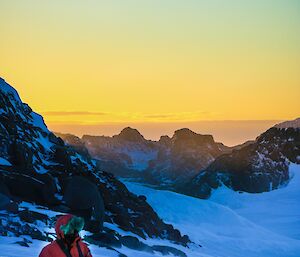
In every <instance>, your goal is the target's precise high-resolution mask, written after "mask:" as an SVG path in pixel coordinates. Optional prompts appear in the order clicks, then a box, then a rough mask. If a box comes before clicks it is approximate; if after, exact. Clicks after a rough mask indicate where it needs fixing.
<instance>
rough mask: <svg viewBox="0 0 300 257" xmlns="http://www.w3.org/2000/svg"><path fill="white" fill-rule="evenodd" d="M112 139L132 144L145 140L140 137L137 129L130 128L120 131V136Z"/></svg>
mask: <svg viewBox="0 0 300 257" xmlns="http://www.w3.org/2000/svg"><path fill="white" fill-rule="evenodd" d="M114 137H118V138H120V139H123V140H127V141H133V142H136V141H142V140H145V138H144V137H143V136H142V135H141V133H140V132H139V131H138V130H137V129H134V128H131V127H126V128H124V129H122V131H121V132H120V134H119V135H116V136H114Z"/></svg>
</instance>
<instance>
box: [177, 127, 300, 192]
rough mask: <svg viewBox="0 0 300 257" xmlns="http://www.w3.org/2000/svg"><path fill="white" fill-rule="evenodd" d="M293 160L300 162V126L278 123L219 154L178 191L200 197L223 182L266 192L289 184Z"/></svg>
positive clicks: (238, 188) (245, 189) (248, 190)
mask: <svg viewBox="0 0 300 257" xmlns="http://www.w3.org/2000/svg"><path fill="white" fill-rule="evenodd" d="M291 162H292V163H298V164H299V163H300V128H298V127H283V128H282V127H281V126H276V127H273V128H270V129H269V130H267V131H266V132H264V133H263V134H261V135H260V136H259V137H258V138H257V139H256V140H255V142H254V143H251V144H249V145H246V146H244V147H242V148H240V149H238V150H234V151H233V152H232V153H229V154H224V155H222V156H220V157H218V158H217V159H216V160H215V161H214V162H212V163H211V164H210V165H209V166H208V167H207V168H205V169H203V170H202V171H201V172H200V173H199V174H198V175H197V176H195V177H194V178H193V179H192V180H191V181H189V182H188V183H185V184H182V185H180V186H178V188H177V190H178V191H179V192H183V193H185V194H188V195H192V196H196V197H200V198H208V197H209V196H210V194H211V191H212V190H213V189H215V188H218V187H219V186H221V185H223V184H224V185H226V186H227V187H229V188H232V189H233V190H236V191H244V192H250V193H261V192H266V191H270V190H274V189H277V188H279V187H280V186H284V185H285V184H286V183H288V181H289V179H290V177H289V164H290V163H291Z"/></svg>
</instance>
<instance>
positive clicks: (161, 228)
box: [0, 79, 189, 245]
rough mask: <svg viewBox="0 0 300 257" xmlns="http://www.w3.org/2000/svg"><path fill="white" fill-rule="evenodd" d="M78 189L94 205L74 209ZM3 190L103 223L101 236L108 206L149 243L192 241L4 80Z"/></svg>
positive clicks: (0, 95)
mask: <svg viewBox="0 0 300 257" xmlns="http://www.w3.org/2000/svg"><path fill="white" fill-rule="evenodd" d="M124 137H125V138H127V137H129V139H130V140H137V139H138V138H140V139H141V137H140V136H138V135H137V133H136V132H134V133H132V131H129V130H128V129H127V130H126V131H125V132H123V133H122V135H121V138H122V140H123V138H124ZM72 139H74V138H72ZM73 142H74V141H73ZM75 142H76V140H75ZM72 180H73V182H70V181H72ZM74 180H75V182H74ZM70 183H71V184H70ZM72 183H73V184H72ZM78 184H82V190H84V191H86V194H87V195H89V196H90V194H93V193H94V194H95V199H94V202H92V203H91V202H86V205H85V206H84V205H83V202H84V201H86V200H87V198H84V197H83V198H80V197H79V195H77V198H78V201H79V202H80V203H81V204H80V206H78V205H74V202H72V201H73V200H74V199H72V198H71V197H70V192H71V193H73V194H74V196H76V194H75V193H74V188H76V187H77V186H78ZM0 185H2V186H1V188H4V187H5V188H6V189H7V190H6V191H7V192H6V193H5V194H6V195H9V197H10V198H12V199H13V200H17V201H18V200H25V201H30V202H34V203H38V204H40V205H43V206H47V207H48V208H50V209H56V210H60V211H64V212H71V213H75V214H77V213H78V212H81V213H82V215H83V216H84V217H85V218H86V219H87V220H90V221H95V220H96V221H97V222H98V224H94V225H93V226H92V227H95V225H98V228H99V231H100V229H101V225H102V224H101V223H102V222H103V218H102V217H101V211H103V204H104V208H105V218H104V219H105V220H106V221H108V222H112V223H117V224H118V225H119V226H120V227H121V228H122V229H124V230H127V231H132V232H133V233H135V234H138V235H140V236H142V237H144V238H145V237H160V238H166V239H169V240H171V241H175V242H178V243H180V244H183V245H186V244H187V243H188V242H189V239H188V237H187V236H181V234H180V232H179V231H178V230H176V229H174V228H173V227H172V226H171V225H168V224H165V223H164V222H163V221H162V220H161V219H160V218H159V217H158V215H157V214H156V213H155V212H154V210H153V209H152V208H151V206H150V205H149V204H148V203H147V202H146V201H145V200H144V199H143V198H139V197H138V196H136V195H134V194H132V193H130V192H129V191H128V190H127V188H126V187H125V186H124V184H122V183H121V182H120V181H119V180H117V179H116V178H115V177H114V175H112V174H110V173H107V172H104V171H102V170H100V169H99V168H98V167H97V166H96V165H95V161H94V160H92V159H91V157H90V155H89V153H88V152H87V150H86V149H85V148H84V147H83V145H82V144H81V141H80V140H77V142H76V147H72V146H70V145H66V144H65V143H64V141H63V140H62V139H61V138H59V137H56V136H55V135H54V134H53V133H52V132H50V131H49V130H48V128H47V127H46V125H45V123H44V121H43V118H42V116H40V115H38V114H37V113H35V112H33V111H32V110H31V108H30V107H29V106H28V105H27V104H24V103H23V102H22V101H21V99H20V97H19V95H18V93H17V92H16V90H15V89H14V88H12V87H11V86H10V85H8V84H7V83H6V82H5V81H4V80H3V79H0ZM68 185H69V187H68ZM88 185H92V186H88ZM88 187H89V189H90V190H88V189H87V188H88ZM1 192H2V191H1ZM64 198H65V200H67V201H66V202H67V203H66V202H65V201H63V199H64ZM102 200H103V202H102ZM89 204H90V205H89ZM83 206H84V207H83ZM91 207H92V209H93V211H94V213H93V211H92V212H91ZM89 212H91V213H89ZM89 218H90V219H89ZM95 218H96V219H95ZM93 232H94V231H93Z"/></svg>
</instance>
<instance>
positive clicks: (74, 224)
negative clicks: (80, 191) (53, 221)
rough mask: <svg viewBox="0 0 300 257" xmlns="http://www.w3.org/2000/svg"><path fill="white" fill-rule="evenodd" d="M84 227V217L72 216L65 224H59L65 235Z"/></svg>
mask: <svg viewBox="0 0 300 257" xmlns="http://www.w3.org/2000/svg"><path fill="white" fill-rule="evenodd" d="M83 227H84V219H83V218H81V217H76V216H73V217H72V218H71V219H70V220H69V222H68V223H67V224H66V225H61V227H60V229H61V230H62V231H63V232H64V234H65V235H70V234H74V232H75V230H76V231H77V232H79V231H81V230H82V229H83Z"/></svg>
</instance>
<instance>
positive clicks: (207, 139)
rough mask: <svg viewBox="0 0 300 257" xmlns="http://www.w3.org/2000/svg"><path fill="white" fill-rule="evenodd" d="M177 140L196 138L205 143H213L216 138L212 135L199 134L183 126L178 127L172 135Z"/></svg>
mask: <svg viewBox="0 0 300 257" xmlns="http://www.w3.org/2000/svg"><path fill="white" fill-rule="evenodd" d="M172 138H173V139H176V140H191V139H192V140H195V141H199V142H203V143H213V142H214V139H213V136H212V135H201V134H197V133H196V132H194V131H192V130H190V129H188V128H182V129H178V130H176V131H175V132H174V135H173V137H172Z"/></svg>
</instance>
